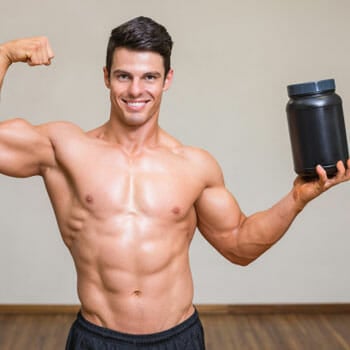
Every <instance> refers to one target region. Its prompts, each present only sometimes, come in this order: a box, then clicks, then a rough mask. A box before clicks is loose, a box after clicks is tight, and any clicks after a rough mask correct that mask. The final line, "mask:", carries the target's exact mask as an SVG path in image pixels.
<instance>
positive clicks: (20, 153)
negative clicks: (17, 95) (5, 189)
mask: <svg viewBox="0 0 350 350" xmlns="http://www.w3.org/2000/svg"><path fill="white" fill-rule="evenodd" d="M54 159H55V158H54V150H53V146H52V144H51V142H50V139H49V137H48V136H47V135H46V134H45V126H33V125H31V124H30V123H28V122H27V121H25V120H24V119H20V118H17V119H12V120H8V121H5V122H0V173H2V174H5V175H8V176H13V177H30V176H34V175H41V174H42V173H43V171H44V169H46V168H47V167H50V166H52V165H53V164H54Z"/></svg>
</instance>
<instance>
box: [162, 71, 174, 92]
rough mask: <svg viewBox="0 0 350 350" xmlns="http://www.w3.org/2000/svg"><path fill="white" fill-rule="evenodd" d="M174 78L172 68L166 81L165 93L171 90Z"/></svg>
mask: <svg viewBox="0 0 350 350" xmlns="http://www.w3.org/2000/svg"><path fill="white" fill-rule="evenodd" d="M173 76H174V70H173V69H172V68H170V69H169V72H168V74H167V75H166V77H165V80H164V85H163V91H167V90H168V89H169V88H170V85H171V82H172V81H173Z"/></svg>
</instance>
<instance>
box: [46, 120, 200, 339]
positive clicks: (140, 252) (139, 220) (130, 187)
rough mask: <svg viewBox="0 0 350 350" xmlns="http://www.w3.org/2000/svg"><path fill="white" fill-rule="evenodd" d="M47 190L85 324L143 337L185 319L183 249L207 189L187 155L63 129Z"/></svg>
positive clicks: (187, 276)
mask: <svg viewBox="0 0 350 350" xmlns="http://www.w3.org/2000/svg"><path fill="white" fill-rule="evenodd" d="M50 138H51V142H52V144H53V147H54V149H55V157H56V162H57V166H56V167H54V168H50V169H47V171H46V172H45V174H44V180H45V184H46V187H47V190H48V193H49V195H50V198H51V201H52V204H53V207H54V210H55V213H56V217H57V222H58V225H59V228H60V231H61V233H62V238H63V240H64V242H65V244H66V245H67V247H68V249H69V250H70V252H71V254H72V256H73V260H74V263H75V266H76V270H77V276H78V293H79V298H80V301H81V304H82V313H83V316H84V317H85V318H86V319H88V320H89V321H90V322H92V323H95V324H97V325H100V326H103V327H107V328H111V329H115V330H119V331H121V332H127V333H134V334H144V333H154V332H159V331H162V330H166V329H168V328H171V327H173V326H175V325H176V324H178V323H180V322H182V321H183V320H185V319H186V318H188V317H189V316H190V314H191V313H192V312H193V306H192V298H193V286H192V277H191V272H190V267H189V246H190V242H191V240H192V238H193V235H194V232H195V228H196V212H195V207H194V203H195V201H196V199H197V198H198V196H199V195H200V193H201V192H202V191H203V189H204V187H205V181H204V180H202V179H201V175H200V174H201V172H200V170H199V169H198V166H196V164H195V163H193V162H192V161H191V154H192V153H193V152H195V151H193V150H191V149H190V148H187V147H184V146H182V145H180V143H178V142H176V141H175V140H173V139H172V138H170V137H168V136H167V135H166V134H165V133H163V132H162V137H161V142H160V143H159V145H157V146H155V147H151V148H146V149H144V150H143V151H142V152H139V153H138V154H136V155H128V154H126V153H125V152H124V151H123V150H122V149H121V148H120V146H119V145H118V144H113V143H108V142H106V141H104V140H101V139H100V138H99V133H98V132H91V133H87V134H86V133H83V132H82V131H81V130H80V129H78V128H76V127H73V126H70V125H69V124H67V125H65V124H62V125H59V126H56V127H55V134H53V135H51V137H50Z"/></svg>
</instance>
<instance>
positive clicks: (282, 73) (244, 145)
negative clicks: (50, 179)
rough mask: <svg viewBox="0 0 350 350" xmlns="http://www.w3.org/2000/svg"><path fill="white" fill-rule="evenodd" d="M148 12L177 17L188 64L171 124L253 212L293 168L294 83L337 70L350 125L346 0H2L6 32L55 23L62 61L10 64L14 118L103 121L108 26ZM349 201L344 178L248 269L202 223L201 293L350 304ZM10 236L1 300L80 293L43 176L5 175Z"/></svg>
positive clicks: (167, 21) (211, 298)
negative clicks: (214, 163)
mask: <svg viewBox="0 0 350 350" xmlns="http://www.w3.org/2000/svg"><path fill="white" fill-rule="evenodd" d="M141 14H142V15H147V16H151V17H153V18H154V19H156V20H158V21H160V22H161V23H163V24H164V25H166V26H167V28H168V29H169V31H170V33H171V34H172V36H173V39H174V41H175V47H174V55H173V66H174V68H175V73H176V75H175V81H174V84H173V86H172V88H171V89H170V91H169V92H168V93H167V95H166V97H165V99H164V104H163V109H162V116H161V125H162V126H163V127H164V128H165V129H167V130H168V131H169V132H171V133H172V134H174V135H175V136H176V137H177V138H179V139H180V140H182V141H183V142H184V143H186V144H191V145H196V146H199V147H202V148H205V149H207V150H209V151H210V152H211V153H212V154H213V155H214V156H215V157H216V158H217V159H218V161H219V163H220V164H221V166H222V168H223V170H224V173H225V179H226V183H227V187H228V188H229V189H230V190H231V191H232V192H233V193H234V194H235V196H236V197H237V199H238V201H239V202H240V204H241V207H242V209H243V210H244V211H245V212H246V213H247V214H249V213H253V212H255V211H257V210H261V209H265V208H267V207H268V206H271V205H272V204H273V203H274V202H275V201H277V200H278V199H279V198H280V197H282V196H283V195H284V194H285V193H286V192H287V191H288V190H289V189H290V187H291V184H292V182H293V179H294V173H293V167H292V159H291V151H290V144H289V135H288V130H287V124H286V115H285V104H286V102H287V93H286V85H287V84H289V83H295V82H302V81H308V80H319V79H324V78H330V77H333V78H335V79H336V83H337V91H338V93H339V94H340V95H341V96H342V98H343V100H344V109H345V116H346V124H347V125H348V133H350V128H349V126H350V119H349V118H350V69H349V62H350V40H349V32H350V21H349V18H350V2H348V1H346V0H343V1H342V0H333V1H330V0H329V1H326V0H313V1H312V0H303V1H302V0H295V1H283V0H266V1H258V0H256V1H253V0H245V1H234V0H231V1H229V0H217V1H214V2H213V1H188V0H180V1H166V0H148V1H135V0H129V1H120V0H113V1H110V0H104V1H97V0H95V1H92V0H84V1H83V0H80V1H78V0H75V1H68V0H61V1H43V0H42V1H39V0H31V1H24V0H21V1H19V0H13V1H11V2H5V1H2V2H1V4H0V41H1V42H2V41H5V40H8V39H12V38H15V37H21V36H31V35H38V34H46V35H47V36H48V37H49V38H50V39H51V41H52V45H53V47H54V49H55V52H56V58H55V60H54V64H53V65H52V66H51V67H50V68H46V67H40V68H33V69H29V68H28V67H27V66H26V65H21V64H18V65H16V66H15V67H12V68H11V70H10V71H9V73H8V76H7V79H6V81H5V84H4V87H3V92H2V96H1V97H2V99H1V103H0V115H1V119H5V118H9V117H12V116H22V117H26V118H28V120H30V121H31V122H33V123H41V122H45V121H51V120H57V119H61V120H62V119H64V120H66V119H67V120H71V121H73V122H75V123H77V124H79V125H80V126H81V127H83V128H84V129H89V128H92V127H94V126H95V125H97V124H99V123H102V122H103V121H104V120H105V119H106V118H107V115H108V111H109V105H108V98H107V91H106V90H105V88H104V85H103V76H102V67H103V64H104V55H105V46H106V42H107V38H108V36H109V32H110V30H111V29H112V28H113V27H114V26H116V25H118V24H120V23H121V22H123V21H125V20H127V19H129V18H131V17H134V16H137V15H141ZM348 111H349V112H348ZM349 198H350V186H349V184H346V185H345V184H344V185H342V186H340V187H338V188H335V189H333V190H332V191H331V192H328V193H327V194H325V195H324V196H323V197H322V198H319V199H318V200H317V201H315V202H313V203H312V204H310V205H309V206H308V207H307V208H306V210H305V211H304V212H303V213H302V214H301V215H300V216H299V217H298V219H297V220H296V222H295V223H294V225H293V227H292V228H291V229H290V231H289V232H288V234H287V235H286V236H285V237H284V238H283V239H282V240H281V241H280V242H279V243H278V244H277V245H276V246H275V247H274V248H272V249H271V250H270V251H269V252H267V253H266V254H265V255H264V256H263V257H261V258H260V259H259V260H258V261H256V262H255V263H253V264H252V265H250V266H248V267H245V268H243V267H238V266H234V265H231V264H229V263H228V262H226V261H225V260H224V259H223V258H222V257H221V256H219V254H218V253H217V252H216V251H214V249H213V248H211V247H210V246H209V244H207V243H206V241H204V240H203V239H202V238H201V237H200V235H199V234H198V235H197V236H196V238H195V239H194V242H193V246H192V249H191V260H192V270H193V274H194V281H195V287H196V293H195V302H197V303H302V302H307V303H311V302H350V274H349V271H348V270H349V263H350V254H349V252H350V248H349V247H350V232H349V223H350V220H349V213H350V201H349ZM0 233H1V238H0V281H1V282H0V303H76V302H77V298H76V292H75V289H76V287H75V273H74V266H73V263H72V260H71V258H70V256H69V254H68V252H67V251H66V249H65V247H64V245H63V243H62V242H61V240H60V237H59V232H58V229H57V227H56V222H55V219H54V216H53V212H52V209H51V208H50V207H49V201H48V197H47V195H46V193H45V189H44V186H43V183H42V181H41V179H39V178H32V179H26V180H18V179H10V178H7V177H5V176H0Z"/></svg>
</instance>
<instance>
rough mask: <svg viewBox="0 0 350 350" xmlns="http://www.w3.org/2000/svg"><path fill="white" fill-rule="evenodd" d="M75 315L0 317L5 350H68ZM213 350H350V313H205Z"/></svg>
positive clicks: (0, 344)
mask: <svg viewBox="0 0 350 350" xmlns="http://www.w3.org/2000/svg"><path fill="white" fill-rule="evenodd" d="M74 318H75V315H73V314H57V315H34V314H33V315H28V314H26V315H18V314H17V315H16V314H12V315H11V314H0V349H1V350H60V349H64V344H65V341H66V337H67V333H68V330H69V328H70V325H71V323H72V322H73V320H74ZM201 319H202V323H203V326H204V329H205V333H206V344H207V350H232V349H233V350H234V349H239V350H264V349H266V350H275V349H276V350H289V349H290V350H295V349H302V350H304V349H305V350H314V349H315V350H338V349H339V350H340V349H345V350H350V314H349V313H338V314H297V313H288V314H270V315H269V314H263V315H229V314H222V315H220V314H210V315H208V314H201Z"/></svg>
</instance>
